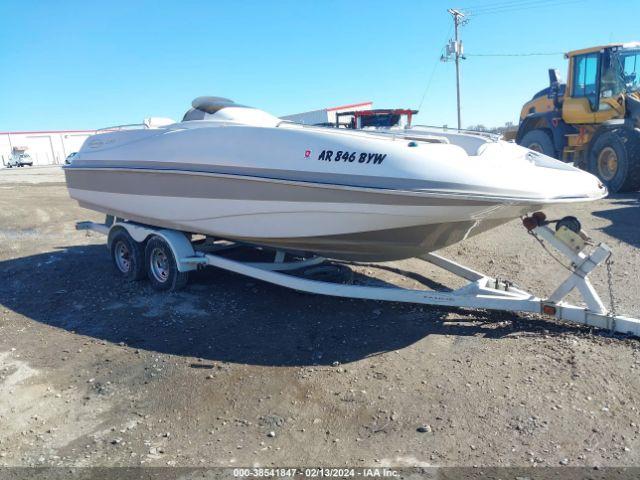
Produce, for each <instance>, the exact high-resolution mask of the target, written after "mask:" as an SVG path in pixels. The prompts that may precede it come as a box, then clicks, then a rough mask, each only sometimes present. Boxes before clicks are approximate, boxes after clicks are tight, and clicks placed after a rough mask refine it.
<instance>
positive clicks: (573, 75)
mask: <svg viewBox="0 0 640 480" xmlns="http://www.w3.org/2000/svg"><path fill="white" fill-rule="evenodd" d="M637 51H638V52H639V53H640V50H637ZM635 52H636V49H628V48H624V47H622V46H617V45H616V46H609V47H594V48H590V49H584V50H578V51H574V52H569V53H568V54H567V55H566V56H567V58H568V59H569V76H568V77H569V78H568V81H567V90H566V92H565V98H564V101H563V108H562V119H563V120H564V121H565V122H566V123H569V124H598V123H602V122H606V121H608V120H611V119H614V118H623V117H624V99H622V98H621V97H622V96H623V95H624V93H625V92H626V91H628V89H627V83H628V82H627V81H626V80H625V71H626V70H633V73H630V74H629V75H628V77H629V78H630V79H634V78H635V64H636V58H637V56H636V54H635ZM627 56H628V57H629V58H630V59H631V60H630V61H627V60H626V58H625V57H627ZM625 65H628V66H627V67H626V68H625ZM638 67H640V65H638Z"/></svg>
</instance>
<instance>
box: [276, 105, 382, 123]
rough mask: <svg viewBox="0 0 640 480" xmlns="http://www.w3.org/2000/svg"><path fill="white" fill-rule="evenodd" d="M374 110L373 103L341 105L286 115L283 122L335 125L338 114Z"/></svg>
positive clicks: (345, 119)
mask: <svg viewBox="0 0 640 480" xmlns="http://www.w3.org/2000/svg"><path fill="white" fill-rule="evenodd" d="M372 108H373V102H362V103H351V104H349V105H341V106H339V107H329V108H323V109H321V110H312V111H310V112H302V113H294V114H292V115H285V116H283V117H280V118H282V119H283V120H290V121H292V122H296V123H302V124H304V125H319V124H325V123H335V122H336V113H339V112H352V111H358V110H371V109H372ZM348 120H349V119H347V118H343V119H341V122H344V121H348Z"/></svg>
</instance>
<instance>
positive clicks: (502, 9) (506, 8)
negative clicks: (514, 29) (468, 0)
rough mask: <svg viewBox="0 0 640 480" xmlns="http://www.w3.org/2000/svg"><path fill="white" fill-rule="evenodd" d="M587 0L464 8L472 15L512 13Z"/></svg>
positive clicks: (541, 0) (528, 1) (544, 0)
mask: <svg viewBox="0 0 640 480" xmlns="http://www.w3.org/2000/svg"><path fill="white" fill-rule="evenodd" d="M584 1H585V0H524V1H521V2H504V3H502V4H494V6H489V5H483V6H478V7H467V8H464V9H461V10H463V11H464V12H466V13H467V14H468V15H470V16H474V17H477V16H480V15H495V14H499V13H512V12H518V11H521V10H530V9H533V8H539V9H542V8H547V7H557V6H561V5H570V4H575V3H581V2H584Z"/></svg>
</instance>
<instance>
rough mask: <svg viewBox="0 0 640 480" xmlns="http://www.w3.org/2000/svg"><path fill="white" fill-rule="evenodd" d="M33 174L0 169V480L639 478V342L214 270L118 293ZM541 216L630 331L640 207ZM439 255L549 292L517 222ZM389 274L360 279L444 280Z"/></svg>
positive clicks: (545, 262)
mask: <svg viewBox="0 0 640 480" xmlns="http://www.w3.org/2000/svg"><path fill="white" fill-rule="evenodd" d="M35 172H36V170H29V169H24V170H22V171H12V172H7V171H0V425H1V428H0V465H9V466H17V465H68V466H71V465H74V466H88V465H91V466H96V465H104V466H107V465H122V466H136V465H153V466H164V465H178V466H205V465H206V466H213V465H215V466H251V465H261V466H268V465H289V466H291V465H325V466H329V465H332V466H343V465H350V466H378V465H391V466H412V465H419V466H426V465H444V466H447V465H456V466H457V465H464V466H472V465H484V466H501V465H512V466H525V465H533V464H535V465H541V466H542V465H550V466H556V465H560V464H567V465H569V466H575V465H602V466H605V465H616V466H623V465H638V464H640V427H639V425H640V416H639V414H638V408H639V402H638V399H639V398H640V376H639V375H638V373H639V371H640V356H639V346H640V343H639V342H638V340H635V339H627V338H624V337H620V336H615V337H612V336H610V335H609V334H607V333H606V332H605V333H602V332H599V333H591V332H589V331H588V330H587V329H584V328H578V327H572V326H567V325H560V324H558V323H556V322H553V321H550V320H543V319H540V318H536V317H533V316H532V317H526V316H515V315H511V314H495V313H487V312H479V311H460V310H453V309H451V310H449V309H436V308H430V307H416V306H412V305H403V304H393V303H379V302H371V301H356V300H346V299H336V298H328V297H319V296H312V295H306V294H298V293H295V292H292V291H289V290H286V289H283V288H279V287H276V286H272V285H269V284H264V283H261V282H257V281H252V280H249V279H247V278H244V277H241V276H238V275H234V274H230V273H225V272H221V271H217V270H213V269H209V270H208V271H204V272H201V273H198V274H197V275H195V276H194V277H195V278H193V279H192V281H191V283H190V285H189V286H188V287H187V289H186V290H185V291H183V292H181V293H178V294H170V295H162V294H158V293H155V292H153V291H152V290H151V289H150V287H149V286H148V285H147V284H146V283H144V282H142V283H136V284H124V283H122V282H121V281H119V279H118V278H117V276H116V275H115V273H114V272H113V270H112V266H111V263H110V260H109V256H108V253H107V250H106V248H105V247H104V238H103V237H101V236H99V235H97V234H89V235H88V234H87V233H85V232H77V231H75V230H74V222H75V221H77V220H87V219H96V220H98V219H100V217H99V216H98V215H96V214H94V213H92V212H89V211H86V210H83V209H80V208H79V207H77V206H76V205H75V204H74V202H72V201H71V200H70V199H69V198H68V197H67V194H66V190H65V187H64V185H63V183H62V181H63V179H62V176H61V174H60V172H59V171H58V170H56V169H49V170H46V169H45V170H40V171H38V173H35ZM548 213H549V214H551V215H553V216H560V215H563V214H569V213H572V214H576V215H577V216H578V217H580V218H581V219H582V220H583V224H584V225H585V227H586V228H587V229H588V230H589V231H590V232H591V234H592V236H593V237H594V238H595V239H596V240H598V241H606V242H607V243H609V244H610V245H611V246H612V247H613V248H614V251H615V253H616V256H615V263H614V264H613V267H612V268H613V277H614V282H615V286H616V289H615V294H616V295H615V297H616V303H617V305H618V310H619V311H620V312H628V313H633V314H635V315H638V314H640V292H639V290H640V279H639V276H638V271H639V270H640V250H639V249H638V247H639V246H640V222H639V219H640V215H639V213H640V202H639V198H638V195H626V196H617V197H615V198H611V199H607V200H604V201H600V202H598V203H595V204H590V205H586V206H580V207H577V208H576V207H573V209H572V210H571V211H568V210H562V209H559V208H558V209H554V210H553V211H549V212H548ZM444 253H445V254H446V255H448V256H449V257H452V258H453V259H455V260H458V261H461V262H463V263H467V264H469V265H471V266H473V267H475V268H478V269H481V270H482V271H485V272H487V273H490V274H493V275H499V276H501V277H503V278H509V279H511V280H513V281H515V282H516V283H518V284H520V285H522V286H523V287H526V288H530V289H533V290H534V291H535V292H537V293H540V294H543V293H549V292H550V289H552V287H553V286H554V284H556V283H557V282H558V281H559V280H560V279H561V278H562V277H563V276H564V273H563V272H564V271H563V270H562V268H561V267H560V266H559V265H557V264H556V263H555V262H554V261H553V260H551V259H550V258H549V257H548V256H547V254H546V253H545V252H544V251H543V250H542V249H540V248H539V247H538V246H537V244H536V243H535V241H534V239H533V238H531V237H530V236H528V235H527V234H526V233H525V232H524V230H523V229H522V227H521V226H520V225H519V222H517V221H514V222H511V223H510V224H508V225H506V226H505V227H503V228H499V229H496V230H493V231H491V232H488V233H486V234H484V235H481V236H480V237H477V238H476V239H472V240H469V241H466V242H465V243H464V244H459V245H457V246H455V247H453V248H449V249H448V250H447V251H446V252H444ZM383 267H385V268H382V269H381V268H375V267H373V266H357V267H354V269H355V270H356V271H357V272H358V273H370V274H371V275H373V276H374V277H375V278H377V279H381V280H384V281H387V282H400V280H399V278H398V276H397V275H395V273H394V272H393V269H404V268H408V267H411V268H414V269H416V270H417V271H418V272H419V273H422V274H424V275H428V276H429V277H431V278H433V280H434V281H436V282H443V281H444V280H445V279H446V278H447V277H445V276H443V274H442V273H441V272H439V271H437V269H435V267H429V266H427V265H425V264H423V263H419V262H418V261H416V260H411V261H404V262H396V263H393V264H387V265H383ZM593 281H594V283H595V285H596V287H598V289H599V291H601V292H602V293H603V297H604V300H605V301H606V302H608V301H609V299H608V295H606V292H607V288H606V272H605V269H604V268H601V269H599V270H598V271H597V272H595V274H594V275H593ZM401 284H402V285H413V284H414V281H413V280H412V281H407V282H405V283H401ZM423 425H428V426H429V428H427V430H430V431H427V432H426V433H421V432H418V431H417V428H418V427H420V426H423Z"/></svg>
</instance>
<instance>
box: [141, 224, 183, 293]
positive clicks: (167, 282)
mask: <svg viewBox="0 0 640 480" xmlns="http://www.w3.org/2000/svg"><path fill="white" fill-rule="evenodd" d="M144 258H145V266H146V270H147V276H148V277H149V281H150V282H151V286H152V287H153V288H154V289H156V290H159V291H163V292H174V291H176V290H180V289H182V288H184V286H185V285H186V284H187V281H188V280H189V272H181V271H179V270H178V263H177V262H176V258H175V256H174V254H173V251H172V250H171V247H170V246H169V244H168V243H167V242H166V241H165V240H164V239H163V238H161V237H158V236H153V237H151V239H149V241H148V242H147V246H146V248H145V255H144Z"/></svg>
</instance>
